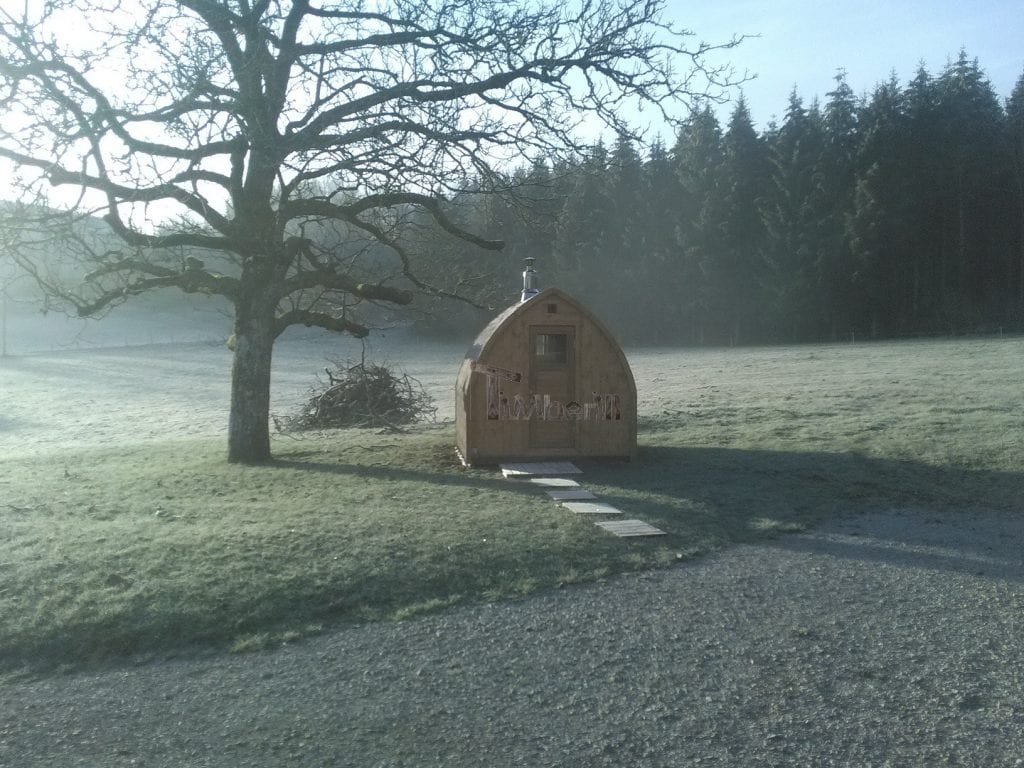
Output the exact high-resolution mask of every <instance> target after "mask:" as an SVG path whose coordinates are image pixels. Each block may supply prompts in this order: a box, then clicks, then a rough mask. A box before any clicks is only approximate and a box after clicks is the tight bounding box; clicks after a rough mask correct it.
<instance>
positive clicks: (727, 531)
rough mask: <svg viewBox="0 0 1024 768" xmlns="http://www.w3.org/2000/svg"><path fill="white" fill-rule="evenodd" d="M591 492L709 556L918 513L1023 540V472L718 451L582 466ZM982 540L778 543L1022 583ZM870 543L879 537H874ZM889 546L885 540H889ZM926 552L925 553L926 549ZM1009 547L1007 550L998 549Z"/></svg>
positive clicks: (913, 531) (887, 528) (917, 535)
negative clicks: (977, 518) (974, 518)
mask: <svg viewBox="0 0 1024 768" xmlns="http://www.w3.org/2000/svg"><path fill="white" fill-rule="evenodd" d="M584 466H585V470H586V477H587V478H588V479H591V480H592V482H590V483H589V485H590V487H591V488H592V489H593V490H594V491H595V492H596V493H597V494H598V495H599V496H600V497H601V498H602V500H604V501H608V502H609V503H611V504H613V505H615V506H617V507H619V508H620V509H622V510H623V511H624V512H625V513H626V515H627V516H629V517H634V516H635V517H640V518H642V519H644V520H646V521H647V522H650V523H652V524H654V525H656V526H658V527H660V528H662V529H664V530H666V531H667V532H668V533H669V534H670V535H674V536H676V537H678V539H679V544H678V546H680V547H685V545H686V541H687V540H688V539H692V540H695V541H700V540H701V537H703V538H704V540H705V541H706V543H707V544H710V545H711V546H710V548H716V547H718V546H725V545H728V544H730V543H741V542H748V541H755V540H759V539H764V538H765V537H770V536H778V535H780V534H785V533H794V532H799V531H805V530H808V529H811V528H814V527H817V526H819V525H822V524H824V523H826V522H829V521H837V520H841V519H843V518H846V517H848V516H856V515H875V516H878V519H880V520H883V519H887V518H891V517H892V516H893V515H919V516H920V518H921V519H922V520H923V521H925V522H927V521H928V520H929V519H931V520H933V521H934V520H936V519H939V518H941V519H942V520H943V521H950V522H956V521H957V520H958V519H959V520H962V521H963V525H964V526H965V527H967V528H969V526H970V515H971V512H972V511H978V510H982V511H985V512H990V513H992V512H994V513H1002V514H999V515H997V518H999V519H1001V520H1003V521H1004V522H1003V523H1002V524H996V527H997V528H999V526H1000V525H1003V526H1005V527H1006V528H1007V530H1009V531H1011V532H1012V531H1017V532H1018V534H1017V535H1018V536H1019V537H1020V538H1024V534H1022V533H1021V532H1022V531H1024V516H1017V515H1016V514H1015V513H1019V512H1020V511H1021V497H1022V491H1024V474H1022V473H1019V472H1004V471H993V470H975V469H969V468H959V467H948V466H947V467H938V466H933V465H928V464H923V463H917V462H913V461H897V460H888V459H876V458H868V457H865V456H862V455H858V454H849V453H846V454H837V453H816V452H815V453H810V452H806V453H797V452H792V453H782V452H775V451H756V450H735V449H718V448H682V447H644V448H642V449H641V451H640V455H639V458H638V460H637V461H635V462H633V463H631V464H600V463H594V464H585V465H584ZM986 524H987V525H988V528H986V530H985V531H983V532H982V533H981V534H979V535H971V534H970V533H969V532H968V533H964V534H962V535H956V536H954V537H951V536H950V535H949V533H948V530H947V531H946V532H945V533H943V534H942V536H941V547H942V548H944V549H943V551H937V550H936V547H939V543H938V542H939V540H938V539H936V540H935V541H934V542H932V543H929V539H928V527H927V525H925V526H921V525H916V526H910V525H895V524H894V525H884V524H882V525H876V526H874V528H873V530H877V534H876V536H877V538H876V540H875V541H874V543H871V544H866V543H860V542H851V541H848V540H847V541H845V542H838V543H837V542H836V541H834V540H828V541H825V540H821V541H819V542H818V543H814V542H813V541H812V539H810V538H809V537H786V538H785V539H782V540H780V542H784V545H785V546H788V547H791V548H805V549H813V548H815V547H818V548H821V549H828V550H829V551H830V552H831V553H832V554H834V555H838V556H843V557H853V558H858V559H867V560H878V561H884V562H890V563H901V564H905V565H910V564H917V565H921V564H926V565H927V567H930V568H935V569H937V570H955V571H958V572H965V573H974V572H977V571H978V570H982V571H984V572H986V573H991V574H993V575H995V574H1003V575H1004V576H1007V575H1010V574H1015V575H1014V578H1019V571H1020V568H1019V567H1015V566H1014V564H1013V563H1012V562H1010V561H1011V560H1012V557H1010V556H1008V555H1003V556H993V554H992V552H993V543H992V537H993V535H996V536H999V535H1002V534H999V533H996V534H993V533H992V532H991V530H989V529H990V528H991V527H992V524H991V521H988V522H987V523H986ZM874 537H875V535H873V538H874ZM887 541H888V543H886V542H887ZM928 547H931V549H932V550H935V551H929V552H925V551H922V548H928ZM1002 549H1003V550H1005V547H1004V548H1002Z"/></svg>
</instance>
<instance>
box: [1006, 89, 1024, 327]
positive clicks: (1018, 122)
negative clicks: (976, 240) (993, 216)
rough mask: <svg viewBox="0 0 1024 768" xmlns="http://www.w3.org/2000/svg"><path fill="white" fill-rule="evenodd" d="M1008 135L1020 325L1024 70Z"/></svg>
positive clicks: (1010, 108)
mask: <svg viewBox="0 0 1024 768" xmlns="http://www.w3.org/2000/svg"><path fill="white" fill-rule="evenodd" d="M1006 135H1007V145H1008V147H1009V150H1010V157H1011V158H1012V161H1013V187H1012V190H1013V198H1014V214H1013V219H1014V222H1015V226H1014V227H1013V228H1012V229H1011V233H1010V237H1009V241H1010V243H1011V244H1012V247H1011V248H1010V249H1009V253H1010V254H1011V256H1010V258H1011V261H1012V262H1015V270H1014V269H1011V270H1010V272H1011V274H1013V272H1014V271H1015V272H1016V279H1015V280H1011V282H1010V285H1011V290H1013V291H1014V293H1015V300H1014V302H1013V306H1014V312H1013V315H1012V319H1014V320H1015V321H1016V323H1017V324H1018V325H1020V324H1022V323H1024V74H1022V75H1021V77H1020V79H1018V80H1017V84H1016V85H1015V86H1014V88H1013V93H1011V94H1010V98H1009V99H1008V100H1007V102H1006Z"/></svg>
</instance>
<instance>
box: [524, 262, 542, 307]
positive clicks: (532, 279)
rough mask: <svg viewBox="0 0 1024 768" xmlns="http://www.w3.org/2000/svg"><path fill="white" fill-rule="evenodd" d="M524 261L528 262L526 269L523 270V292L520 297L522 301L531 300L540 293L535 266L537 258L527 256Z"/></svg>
mask: <svg viewBox="0 0 1024 768" xmlns="http://www.w3.org/2000/svg"><path fill="white" fill-rule="evenodd" d="M523 261H525V262H526V269H524V270H523V294H522V296H521V297H520V302H523V301H529V300H530V299H532V298H533V297H534V296H536V295H537V294H538V293H540V288H538V287H537V277H538V274H537V270H536V269H534V268H533V262H534V261H536V258H535V257H533V256H527V257H526V258H525V259H523Z"/></svg>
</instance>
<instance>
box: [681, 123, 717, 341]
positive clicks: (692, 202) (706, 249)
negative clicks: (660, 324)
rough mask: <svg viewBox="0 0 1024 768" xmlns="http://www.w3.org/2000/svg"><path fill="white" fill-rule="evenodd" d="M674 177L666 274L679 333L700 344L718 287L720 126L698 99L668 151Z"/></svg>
mask: <svg viewBox="0 0 1024 768" xmlns="http://www.w3.org/2000/svg"><path fill="white" fill-rule="evenodd" d="M672 159H673V162H674V165H675V169H676V178H677V181H678V196H677V198H676V215H675V217H674V221H675V223H676V238H677V241H678V252H677V256H676V261H675V264H674V268H673V269H672V275H673V277H674V279H673V282H674V284H676V285H678V286H679V287H680V313H681V315H680V320H681V323H682V325H681V327H680V332H681V338H683V339H686V340H687V341H689V342H690V343H694V344H703V343H705V341H707V340H710V338H711V335H712V331H711V328H710V326H709V323H710V322H711V312H712V308H713V306H716V305H717V302H716V300H715V292H716V290H718V288H717V284H716V282H715V281H714V280H713V278H712V276H713V275H714V274H715V265H716V263H717V261H718V259H719V257H720V255H721V250H722V232H721V221H720V218H719V217H720V216H721V215H722V214H723V210H724V207H723V205H722V162H723V151H722V129H721V127H720V126H719V124H718V119H717V118H716V117H715V113H714V111H713V110H712V108H711V106H710V105H709V104H707V103H704V104H702V105H700V106H699V107H698V108H697V109H696V110H695V111H694V112H693V113H692V114H691V115H690V117H689V119H688V120H687V121H686V122H684V123H683V125H682V127H681V128H680V131H679V136H678V138H677V140H676V144H675V147H674V149H673V151H672Z"/></svg>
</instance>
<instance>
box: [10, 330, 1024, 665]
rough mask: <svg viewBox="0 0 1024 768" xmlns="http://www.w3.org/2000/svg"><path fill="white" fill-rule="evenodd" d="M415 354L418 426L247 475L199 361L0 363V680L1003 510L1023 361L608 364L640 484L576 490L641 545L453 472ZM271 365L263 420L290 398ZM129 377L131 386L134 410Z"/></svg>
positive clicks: (648, 357) (855, 348)
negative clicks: (851, 517) (626, 526)
mask: <svg viewBox="0 0 1024 768" xmlns="http://www.w3.org/2000/svg"><path fill="white" fill-rule="evenodd" d="M426 352H428V353H429V354H426V353H423V351H422V350H421V354H420V357H418V358H417V357H416V356H415V355H411V354H409V355H406V357H408V358H409V359H411V360H414V361H416V364H415V365H414V366H407V369H408V370H409V372H410V373H411V374H412V375H424V371H425V375H424V378H425V380H426V381H427V384H428V388H433V389H434V390H435V393H436V394H437V395H438V397H439V405H440V406H442V407H441V409H440V413H441V416H442V420H441V422H440V423H438V424H433V425H424V426H423V427H421V428H417V429H415V430H413V431H412V432H411V433H410V434H404V435H380V434H376V433H374V432H372V431H365V430H364V431H358V430H351V431H340V432H333V433H329V434H326V435H323V436H320V437H318V438H311V439H306V440H301V441H295V440H289V439H284V438H282V439H279V440H278V441H277V442H276V445H275V452H276V457H277V458H276V460H275V461H274V462H273V463H270V464H268V465H266V466H260V467H236V466H229V465H227V464H226V462H225V461H224V459H223V454H224V438H223V427H222V419H223V414H222V413H221V410H222V409H223V400H222V397H223V394H224V388H225V382H226V378H225V377H226V369H224V370H222V369H221V367H220V366H221V365H222V363H223V359H224V354H225V353H224V352H223V350H221V349H219V348H217V349H216V350H212V349H207V348H205V347H204V348H202V349H200V348H177V347H175V348H169V349H167V350H161V349H159V348H155V347H154V348H146V349H139V350H134V351H125V350H107V351H92V352H88V353H81V354H79V353H72V352H68V353H63V354H60V355H55V356H50V357H43V356H35V357H33V356H29V357H25V358H20V359H15V360H11V361H0V387H2V389H0V392H2V393H3V398H4V406H3V414H0V671H2V672H4V673H6V674H12V673H17V672H19V671H32V672H41V671H45V670H52V669H58V668H68V669H74V668H78V667H81V666H82V665H83V664H89V663H92V662H97V661H104V660H109V659H111V658H114V657H119V656H123V655H125V654H127V653H142V654H159V655H162V654H168V653H181V652H188V653H193V652H198V651H200V650H218V649H234V650H246V649H251V648H261V647H267V646H272V645H274V644H280V643H285V642H290V641H293V640H296V639H298V638H301V637H303V636H306V635H309V634H311V633H315V632H318V631H321V630H323V629H324V628H327V627H330V626H332V625H337V624H338V623H340V622H347V621H365V620H393V619H401V618H404V617H409V616H412V615H415V614H417V613H420V612H423V611H427V610H434V609H437V608H439V607H443V606H449V605H453V604H458V603H462V602H466V601H479V600H494V599H504V598H509V597H515V596H519V595H525V594H528V593H530V592H533V591H536V590H540V589H550V588H556V587H558V586H562V585H566V584H571V583H574V582H580V581H587V580H593V579H598V578H602V577H605V576H608V575H611V574H615V573H619V572H623V571H628V570H635V569H642V568H650V567H660V566H664V565H666V564H669V563H673V562H677V561H678V560H680V559H685V558H689V557H692V556H695V555H698V554H701V553H705V552H709V551H712V550H715V549H718V548H721V547H725V546H728V545H730V544H732V543H735V542H742V541H749V540H751V539H754V538H758V537H763V536H771V535H775V534H777V533H779V532H785V531H793V530H799V529H801V528H804V527H806V526H810V525H814V524H815V523H817V522H819V521H821V520H822V519H824V518H827V517H829V516H833V515H839V514H856V513H857V512H860V511H865V510H872V511H876V510H878V509H888V508H899V509H908V508H910V509H919V510H921V512H922V514H927V512H928V510H933V509H940V508H941V509H956V510H960V511H962V512H963V514H970V513H971V511H972V510H973V509H978V508H981V507H998V508H1011V509H1021V507H1022V501H1021V499H1022V498H1024V448H1022V445H1024V387H1022V379H1024V340H1021V339H992V340H973V341H928V342H908V343H892V344H877V345H835V346H815V347H786V348H767V349H748V350H741V349H737V350H708V351H678V350H662V349H654V350H632V351H630V352H629V358H630V361H631V364H632V365H633V368H634V373H635V375H636V379H637V386H638V390H639V396H640V444H641V450H640V455H639V459H638V461H636V462H633V463H629V464H594V465H584V469H585V471H586V474H585V480H586V483H587V485H588V487H591V488H592V489H593V490H595V492H597V493H598V494H599V495H600V496H601V497H602V498H603V499H605V500H607V501H610V502H611V503H613V504H615V505H617V506H619V507H620V508H622V509H623V510H626V511H627V512H628V513H629V516H636V517H640V518H642V519H644V520H646V521H648V522H651V523H653V524H655V525H657V526H659V527H661V528H663V529H665V530H666V531H668V534H669V535H668V536H666V537H662V538H658V539H650V540H620V539H616V538H614V537H611V536H609V535H607V534H605V533H603V532H601V531H600V530H599V529H597V528H596V527H595V526H593V525H591V524H589V523H587V522H585V521H580V520H576V519H574V518H573V517H572V516H571V515H570V514H569V513H567V512H564V511H561V510H560V509H558V508H557V507H556V506H554V505H553V504H552V503H551V502H549V501H547V500H546V499H545V498H544V497H543V495H542V494H539V493H538V492H537V491H535V490H533V489H531V488H528V487H525V486H523V485H517V484H515V483H512V482H508V481H504V480H501V479H499V477H498V475H497V473H496V472H494V471H488V470H466V469H463V468H462V467H460V466H459V465H457V463H456V462H455V460H454V453H453V451H452V448H451V446H452V443H453V428H452V425H451V423H450V421H447V420H446V419H447V418H450V405H448V404H447V403H446V402H444V398H445V397H446V390H448V391H450V387H451V382H454V377H455V372H456V369H455V367H454V365H453V364H452V361H451V359H450V358H451V357H452V354H453V353H452V349H450V348H448V347H444V348H437V349H434V350H427V351H426ZM288 354H289V353H287V352H285V353H284V354H283V355H282V356H280V357H279V359H281V360H284V361H286V367H287V371H286V372H285V374H283V375H282V376H280V377H279V386H280V381H282V380H283V381H286V382H291V386H292V391H290V392H284V391H281V390H279V391H278V394H277V398H278V401H279V402H282V403H284V402H289V398H291V400H292V401H294V400H297V399H301V398H299V397H298V393H297V391H296V388H298V387H299V384H298V382H299V379H298V378H291V379H290V378H289V375H294V371H295V370H296V364H295V360H297V359H299V358H298V357H293V358H289V357H288ZM296 354H297V353H296ZM317 355H319V353H317ZM204 356H205V357H204ZM307 356H308V355H307ZM398 357H399V356H398V355H396V359H398ZM310 359H311V360H312V362H310V365H311V366H314V369H315V366H318V365H320V362H321V360H322V358H321V357H319V356H316V359H315V360H313V358H312V357H311V356H310ZM204 360H205V361H206V362H205V363H204V362H203V361H204ZM128 361H134V362H135V363H136V364H138V363H140V361H141V370H142V373H139V374H135V373H132V372H131V371H129V370H128V365H127V362H128ZM161 361H163V362H162V363H161ZM432 361H433V362H432ZM456 362H457V358H456ZM161 364H162V365H163V366H164V367H163V368H160V367H159V366H160V365H161ZM204 365H207V366H208V367H203V366H204ZM69 369H70V370H71V371H73V372H74V375H73V376H72V377H70V378H68V379H64V380H62V377H61V373H60V372H61V371H67V370H69ZM421 369H422V370H421ZM153 370H159V371H161V373H160V376H159V379H158V380H157V379H154V378H152V371H153ZM449 370H450V379H451V382H449V381H448V374H447V372H448V371H449ZM175 372H180V375H177V374H176V373H175ZM289 372H291V373H289ZM135 375H138V376H140V377H141V378H140V379H139V381H140V382H145V381H147V379H146V378H145V377H146V376H149V377H150V378H149V379H148V381H149V386H142V385H141V384H136V388H139V387H141V391H139V393H138V396H137V397H136V398H135V399H134V400H133V399H132V398H131V397H130V394H131V392H132V391H133V386H132V383H133V379H132V378H131V377H132V376H135ZM71 382H73V384H72V383H71ZM90 382H91V383H90ZM62 387H63V388H64V389H66V390H67V391H62V390H61V388H62ZM47 403H49V404H50V406H52V407H47V405H46V404H47ZM69 403H70V405H68V404H69ZM133 403H134V405H133ZM55 404H56V405H55ZM61 404H63V406H62V407H61ZM446 409H447V410H446ZM183 414H184V415H185V416H187V418H185V417H184V416H183ZM69 435H70V436H72V437H71V438H68V437H67V436H69ZM61 436H65V439H61ZM89 436H93V439H89Z"/></svg>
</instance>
